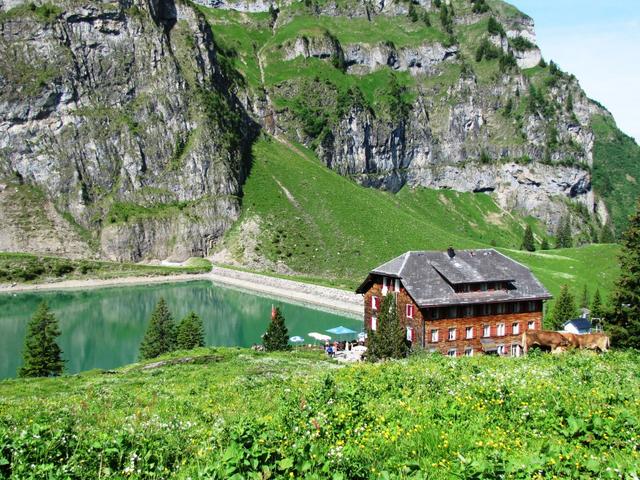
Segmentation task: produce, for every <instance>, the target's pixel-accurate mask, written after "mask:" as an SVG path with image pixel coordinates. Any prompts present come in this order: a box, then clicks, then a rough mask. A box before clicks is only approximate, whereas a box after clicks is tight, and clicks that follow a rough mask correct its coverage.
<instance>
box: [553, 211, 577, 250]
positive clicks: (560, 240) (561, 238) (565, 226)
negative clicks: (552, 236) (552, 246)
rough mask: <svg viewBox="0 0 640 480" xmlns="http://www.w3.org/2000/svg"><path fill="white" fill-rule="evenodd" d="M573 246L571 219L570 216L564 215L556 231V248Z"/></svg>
mask: <svg viewBox="0 0 640 480" xmlns="http://www.w3.org/2000/svg"><path fill="white" fill-rule="evenodd" d="M572 246H573V240H572V238H571V221H570V220H569V217H568V216H566V217H562V218H561V219H560V223H559V224H558V230H557V232H556V248H571V247H572Z"/></svg>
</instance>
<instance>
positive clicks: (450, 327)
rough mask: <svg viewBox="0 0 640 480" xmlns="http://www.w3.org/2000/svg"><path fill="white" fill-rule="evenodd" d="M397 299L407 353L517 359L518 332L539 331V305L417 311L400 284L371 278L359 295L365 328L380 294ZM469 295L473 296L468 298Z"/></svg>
mask: <svg viewBox="0 0 640 480" xmlns="http://www.w3.org/2000/svg"><path fill="white" fill-rule="evenodd" d="M389 292H392V293H394V295H396V306H397V308H398V316H399V318H400V320H401V323H402V325H403V326H404V327H405V329H406V330H407V337H408V339H410V340H411V345H412V348H414V349H416V348H423V349H427V350H429V351H434V352H435V351H437V352H440V353H442V354H444V355H450V356H462V355H477V354H482V353H488V352H495V353H497V354H499V355H519V354H520V352H521V349H520V342H521V339H522V333H523V332H524V331H525V330H527V329H530V330H541V329H542V307H543V302H542V300H528V301H514V302H485V303H483V302H482V301H476V302H475V303H473V304H471V305H470V304H459V305H456V304H447V305H439V306H432V307H424V308H419V306H418V305H417V304H416V302H415V301H414V300H413V299H412V298H411V296H410V295H409V293H408V292H407V290H406V289H405V288H404V286H403V284H402V280H401V279H396V278H386V279H385V277H384V276H381V275H375V276H373V277H372V282H371V284H370V287H369V288H368V290H367V291H366V292H364V294H363V295H364V323H365V329H367V330H368V329H371V328H372V327H373V328H374V329H375V327H376V320H375V319H377V315H378V311H379V308H380V305H381V304H382V300H383V298H384V296H385V294H388V293H389ZM469 294H470V295H474V293H469Z"/></svg>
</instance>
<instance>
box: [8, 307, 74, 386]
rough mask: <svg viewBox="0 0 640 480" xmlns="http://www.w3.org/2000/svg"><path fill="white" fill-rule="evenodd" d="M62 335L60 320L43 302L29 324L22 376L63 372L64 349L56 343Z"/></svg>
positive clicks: (46, 375)
mask: <svg viewBox="0 0 640 480" xmlns="http://www.w3.org/2000/svg"><path fill="white" fill-rule="evenodd" d="M59 335H60V328H59V327H58V320H57V319H56V316H55V315H54V314H53V312H51V311H50V310H49V306H48V305H47V303H46V302H42V303H41V304H40V305H39V306H38V309H37V310H36V312H35V314H34V315H33V317H32V318H31V320H30V321H29V324H28V325H27V335H26V338H25V341H24V351H23V352H22V357H23V365H22V367H20V369H19V370H18V376H20V377H50V376H57V375H60V374H62V371H63V370H64V361H63V360H62V350H61V349H60V347H59V346H58V344H57V343H56V338H57V337H58V336H59Z"/></svg>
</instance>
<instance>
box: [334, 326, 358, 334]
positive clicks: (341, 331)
mask: <svg viewBox="0 0 640 480" xmlns="http://www.w3.org/2000/svg"><path fill="white" fill-rule="evenodd" d="M327 332H329V333H333V334H334V335H349V334H354V333H357V332H356V331H354V330H351V329H350V328H347V327H343V326H342V325H340V326H339V327H335V328H331V329H329V330H327Z"/></svg>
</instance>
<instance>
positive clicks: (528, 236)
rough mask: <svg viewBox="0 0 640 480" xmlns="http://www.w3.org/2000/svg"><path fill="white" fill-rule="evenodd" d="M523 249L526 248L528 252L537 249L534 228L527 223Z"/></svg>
mask: <svg viewBox="0 0 640 480" xmlns="http://www.w3.org/2000/svg"><path fill="white" fill-rule="evenodd" d="M522 250H526V251H527V252H535V251H536V242H535V240H534V239H533V230H532V229H531V225H527V228H525V229H524V236H523V237H522Z"/></svg>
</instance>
